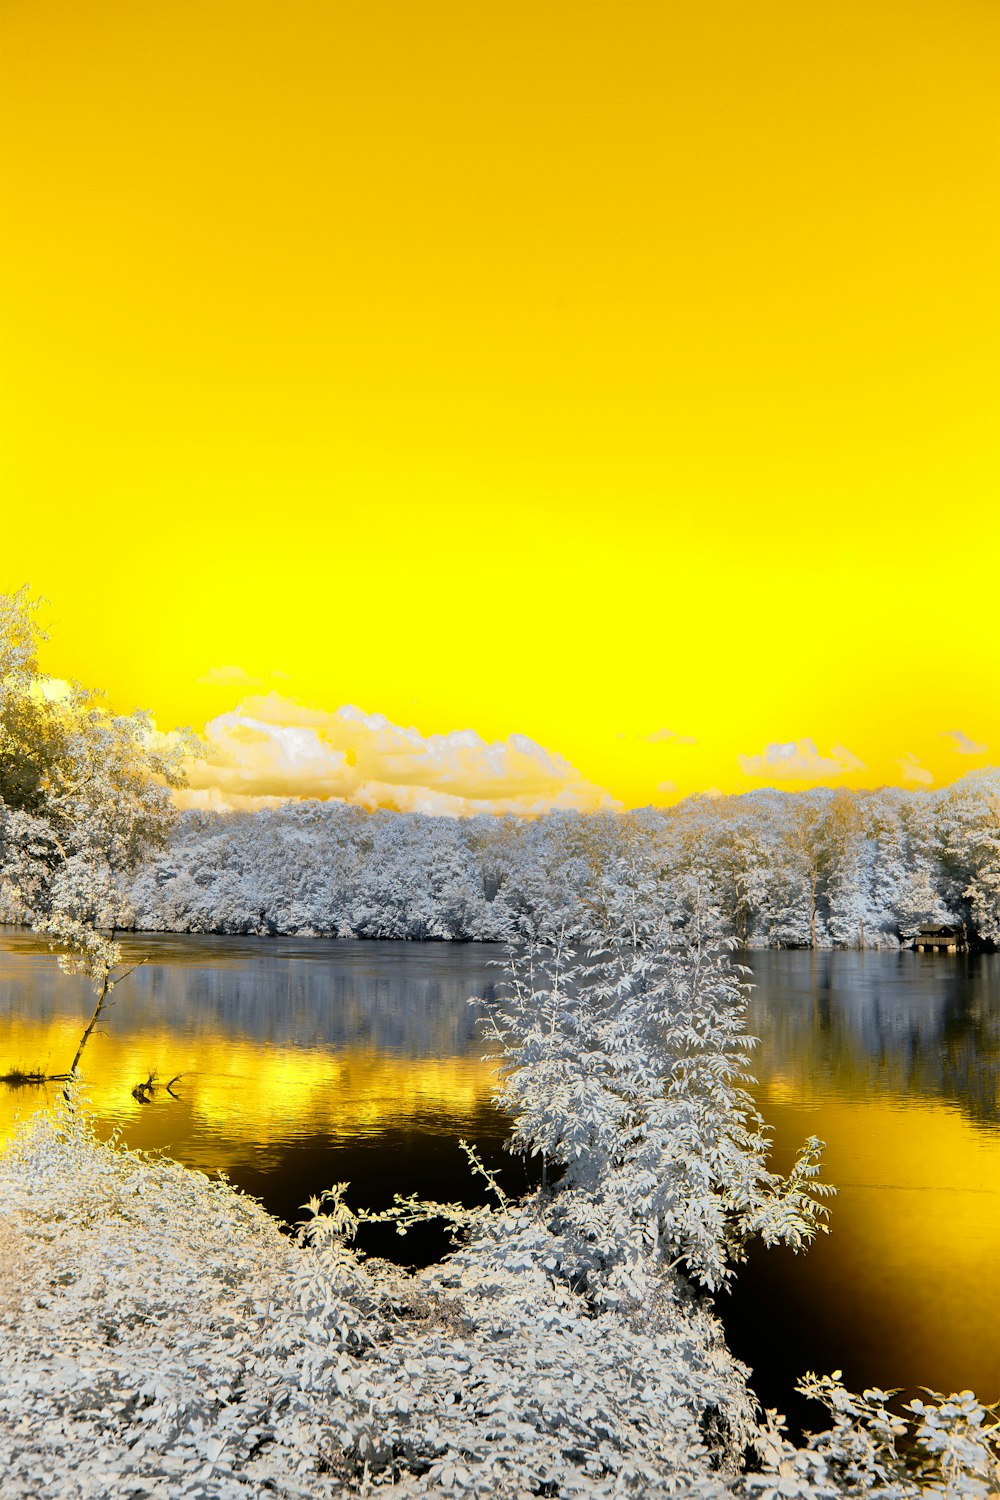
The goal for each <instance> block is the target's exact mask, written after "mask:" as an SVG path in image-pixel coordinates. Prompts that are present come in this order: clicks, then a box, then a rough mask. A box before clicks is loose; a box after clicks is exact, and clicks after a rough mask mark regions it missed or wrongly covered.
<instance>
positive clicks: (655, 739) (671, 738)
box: [636, 729, 698, 745]
mask: <svg viewBox="0 0 1000 1500" xmlns="http://www.w3.org/2000/svg"><path fill="white" fill-rule="evenodd" d="M636 739H638V740H642V742H643V743H644V744H646V745H697V743H698V741H697V740H696V739H695V737H694V735H693V734H675V733H674V731H673V730H672V729H654V730H653V732H652V733H651V734H637V735H636Z"/></svg>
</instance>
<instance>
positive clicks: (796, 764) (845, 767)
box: [738, 740, 865, 781]
mask: <svg viewBox="0 0 1000 1500" xmlns="http://www.w3.org/2000/svg"><path fill="white" fill-rule="evenodd" d="M738 759H739V763H740V769H741V770H742V771H743V772H744V774H745V775H747V776H754V777H758V778H759V777H767V778H769V779H770V780H772V781H825V780H826V779H827V778H828V777H830V776H846V775H847V774H848V773H849V772H850V771H863V770H864V769H865V763H864V761H862V760H858V757H857V756H856V755H853V754H852V753H851V751H850V750H848V749H847V746H846V745H834V746H833V747H832V748H831V750H830V754H829V755H825V756H824V755H821V754H820V753H819V751H818V750H817V749H816V745H815V742H814V741H813V740H788V741H786V742H785V743H775V744H773V745H768V747H767V749H766V750H764V751H763V752H762V753H761V754H760V755H741V756H739V757H738Z"/></svg>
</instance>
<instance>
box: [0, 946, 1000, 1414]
mask: <svg viewBox="0 0 1000 1500" xmlns="http://www.w3.org/2000/svg"><path fill="white" fill-rule="evenodd" d="M142 951H144V952H146V953H148V954H149V956H150V961H149V962H148V963H147V964H145V966H144V967H142V968H141V969H139V970H138V971H137V972H136V973H135V974H134V975H133V976H132V977H131V978H130V979H129V980H128V981H127V982H126V983H125V984H124V985H123V986H122V987H121V988H120V989H119V990H118V991H117V992H116V997H115V998H116V1003H115V1005H114V1007H113V1009H112V1010H111V1011H109V1012H108V1014H107V1020H106V1023H104V1024H102V1027H101V1029H100V1030H99V1032H98V1033H96V1034H95V1036H94V1038H93V1039H92V1041H91V1043H90V1045H89V1047H88V1049H87V1053H86V1055H85V1075H86V1078H87V1080H88V1089H89V1094H90V1099H91V1103H92V1108H93V1110H94V1111H95V1114H96V1116H97V1120H98V1125H99V1128H100V1129H102V1130H103V1131H105V1132H107V1131H110V1130H111V1129H112V1128H113V1127H115V1126H119V1127H120V1128H121V1129H122V1130H123V1132H124V1135H125V1138H126V1140H127V1142H128V1144H130V1145H133V1146H137V1147H142V1148H144V1149H147V1150H165V1151H167V1152H169V1153H170V1154H171V1155H173V1156H176V1157H177V1158H178V1159H180V1160H182V1161H185V1162H187V1163H189V1164H190V1165H193V1166H196V1167H200V1168H202V1169H205V1170H213V1171H214V1170H219V1169H222V1170H225V1171H226V1172H227V1173H228V1175H229V1176H230V1178H231V1179H232V1181H234V1182H235V1183H237V1184H238V1185H239V1186H240V1187H243V1188H245V1189H246V1190H247V1191H249V1192H252V1193H254V1194H255V1195H256V1196H258V1197H259V1198H261V1199H262V1200H263V1201H264V1203H265V1204H266V1205H267V1207H268V1208H269V1209H270V1210H271V1211H272V1212H273V1213H275V1214H277V1215H278V1216H279V1217H280V1218H282V1219H283V1220H285V1221H286V1222H294V1221H295V1220H296V1219H298V1218H299V1217H301V1212H300V1206H301V1205H302V1204H303V1203H304V1202H305V1200H306V1199H307V1198H308V1197H309V1196H310V1195H311V1194H313V1193H319V1192H321V1191H322V1190H323V1189H324V1188H326V1187H328V1186H329V1185H331V1184H332V1183H333V1182H337V1181H349V1182H350V1183H351V1184H352V1187H351V1191H350V1193H349V1199H350V1200H351V1201H353V1202H355V1203H364V1204H368V1205H371V1206H382V1205H384V1204H386V1203H388V1202H389V1201H390V1200H391V1197H392V1194H393V1192H394V1191H400V1192H404V1193H409V1192H419V1193H421V1194H424V1195H426V1196H433V1197H436V1198H462V1199H463V1201H466V1202H472V1201H479V1200H480V1199H481V1196H482V1195H481V1186H480V1184H479V1182H478V1181H477V1180H476V1179H474V1178H472V1177H471V1176H470V1175H469V1172H468V1169H467V1166H466V1164H465V1160H464V1157H463V1156H462V1153H461V1152H460V1150H459V1149H458V1145H457V1142H458V1139H459V1137H462V1136H464V1137H466V1138H467V1139H469V1140H473V1141H475V1142H476V1143H477V1145H478V1146H479V1147H480V1149H481V1150H482V1153H483V1155H484V1156H485V1157H486V1159H487V1160H488V1161H489V1162H490V1163H491V1164H495V1165H498V1166H499V1167H500V1168H501V1173H502V1179H503V1181H504V1182H505V1184H506V1185H507V1186H508V1188H509V1189H510V1190H512V1191H517V1190H519V1189H520V1188H523V1187H524V1186H525V1185H526V1181H527V1179H526V1176H525V1170H524V1167H523V1165H522V1164H521V1163H520V1162H518V1161H514V1160H512V1159H511V1158H510V1157H508V1156H506V1155H505V1153H504V1152H503V1142H504V1139H505V1136H506V1131H505V1126H504V1122H503V1121H502V1120H501V1119H500V1118H499V1117H498V1115H497V1114H496V1112H495V1110H494V1108H493V1106H492V1103H491V1074H490V1065H489V1064H487V1063H483V1062H482V1061H481V1060H480V1051H481V1047H480V1044H479V1042H478V1041H477V1039H476V1035H475V1021H476V1010H475V1007H473V1006H469V1005H467V1004H466V999H467V997H468V996H470V995H472V996H479V997H481V998H487V997H488V996H489V995H490V994H491V992H492V990H493V987H494V986H495V984H496V971H495V970H494V969H492V968H491V967H490V965H489V961H490V960H491V959H492V958H494V957H496V956H498V950H496V949H494V948H491V947H490V946H488V945H475V944H470V945H447V944H409V943H358V942H325V941H321V940H298V941H297V940H292V939H289V940H281V939H277V940H267V939H229V938H225V939H223V938H207V937H206V938H200V937H158V938H150V939H143V940H142ZM747 962H748V963H749V964H750V965H751V967H752V968H753V971H754V977H755V981H756V984H757V990H756V993H755V997H754V1002H753V1010H752V1029H753V1030H754V1031H756V1032H757V1034H758V1035H760V1036H761V1038H762V1039H763V1040H762V1045H761V1047H760V1049H759V1050H758V1053H757V1055H756V1069H757V1072H758V1076H759V1077H760V1080H761V1084H760V1090H759V1098H760V1103H761V1107H762V1111H763V1113H764V1116H765V1118H766V1119H767V1120H768V1121H769V1122H770V1123H771V1124H772V1125H773V1127H774V1135H775V1155H776V1162H777V1164H778V1165H780V1166H782V1167H784V1166H787V1165H788V1164H789V1163H790V1161H791V1158H792V1155H793V1153H794V1149H795V1147H796V1145H797V1144H798V1143H799V1142H800V1141H801V1140H802V1139H804V1137H805V1136H807V1135H810V1134H815V1135H819V1136H821V1137H823V1138H824V1139H825V1140H826V1141H827V1142H828V1149H827V1176H828V1177H829V1178H830V1180H832V1181H834V1182H836V1183H837V1185H838V1186H839V1188H840V1195H839V1196H838V1197H837V1198H836V1199H835V1200H834V1201H833V1217H832V1226H833V1232H832V1234H831V1235H830V1236H829V1237H825V1238H823V1239H821V1240H820V1241H819V1242H818V1243H817V1244H816V1245H815V1246H814V1247H813V1248H812V1249H811V1250H810V1251H809V1253H808V1254H807V1255H804V1256H799V1257H796V1256H793V1255H791V1254H790V1253H787V1252H784V1251H768V1252H764V1253H760V1254H758V1253H756V1252H755V1253H753V1254H752V1256H751V1259H750V1262H749V1264H748V1266H746V1267H744V1268H743V1269H742V1271H741V1274H740V1278H739V1282H738V1284H737V1287H736V1290H735V1292H734V1293H733V1294H732V1295H731V1296H730V1297H728V1298H726V1299H724V1300H723V1301H722V1302H720V1311H721V1312H722V1314H723V1316H724V1319H725V1321H726V1325H727V1331H728V1334H729V1338H730V1342H731V1344H732V1346H733V1348H734V1350H735V1352H736V1353H737V1354H739V1355H740V1356H741V1357H742V1358H744V1359H745V1360H746V1361H747V1363H748V1364H750V1365H751V1366H752V1367H753V1369H754V1381H755V1385H756V1387H757V1390H758V1393H759V1394H760V1396H761V1397H762V1399H763V1400H764V1401H765V1402H766V1404H768V1405H771V1406H778V1407H779V1408H780V1409H781V1410H782V1411H784V1412H786V1413H788V1414H789V1416H790V1417H792V1419H793V1420H794V1421H796V1422H798V1421H802V1420H804V1421H805V1422H806V1423H807V1425H808V1424H809V1422H810V1421H811V1420H812V1419H811V1417H810V1415H809V1414H808V1409H807V1408H804V1404H801V1403H799V1404H797V1403H796V1399H795V1398H794V1397H793V1395H792V1387H793V1383H794V1379H795V1378H796V1376H798V1375H799V1374H801V1373H803V1372H804V1371H805V1370H806V1369H815V1370H817V1371H821V1372H822V1371H829V1370H831V1369H834V1368H840V1369H843V1371H844V1374H845V1379H846V1380H847V1382H848V1384H850V1385H853V1386H855V1387H861V1386H864V1385H866V1384H879V1385H884V1386H895V1385H900V1386H904V1387H907V1388H912V1387H915V1386H917V1385H920V1384H924V1385H930V1386H933V1387H936V1388H938V1389H944V1390H952V1389H961V1388H963V1387H971V1388H973V1389H975V1390H977V1391H978V1393H979V1394H980V1395H981V1396H983V1397H984V1398H986V1399H994V1398H996V1397H997V1396H998V1395H1000V1288H998V1279H997V1274H996V1273H997V1267H998V1265H1000V1119H998V1063H1000V955H992V956H978V955H970V956H964V955H959V956H955V955H946V954H923V955H919V954H913V953H901V954H864V955H862V954H853V953H836V954H822V955H812V954H809V953H788V952H785V953H760V954H752V955H750V956H749V958H748V959H747ZM90 1004H91V1001H90V994H89V991H88V990H87V988H86V985H85V984H84V983H83V982H82V981H80V980H72V979H67V978H65V977H64V976H62V975H61V974H59V973H58V970H57V969H56V967H55V963H54V961H53V960H52V959H51V958H50V957H49V956H48V954H47V953H46V952H44V950H40V949H39V948H38V947H37V945H35V944H33V942H32V941H31V940H30V938H28V937H26V936H23V935H20V934H17V933H14V932H11V931H10V930H7V931H6V933H4V932H3V929H0V1072H7V1071H8V1070H9V1069H10V1068H13V1067H21V1068H24V1069H30V1068H36V1067H37V1068H41V1069H43V1070H49V1071H58V1070H60V1069H62V1068H65V1067H66V1066H68V1064H69V1061H70V1059H71V1058H72V1056H73V1052H74V1050H75V1047H76V1042H77V1040H78V1038H79V1034H80V1031H81V1029H82V1025H83V1023H84V1021H85V1018H86V1016H87V1014H88V1013H89V1007H90ZM151 1074H154V1075H156V1076H155V1077H154V1088H153V1091H152V1094H151V1099H150V1102H148V1103H141V1102H139V1101H138V1100H137V1099H136V1098H135V1097H134V1096H133V1092H132V1090H133V1088H134V1086H135V1085H136V1084H138V1083H141V1082H144V1081H145V1080H146V1079H148V1078H149V1076H150V1075H151ZM175 1075H180V1077H179V1078H178V1079H177V1081H176V1082H175V1083H174V1084H173V1085H172V1087H173V1094H174V1095H176V1097H173V1096H172V1095H171V1094H170V1093H168V1092H167V1090H166V1089H165V1088H164V1086H163V1085H164V1084H165V1083H166V1082H167V1081H168V1080H171V1079H173V1078H174V1076H175ZM45 1099H46V1092H45V1091H44V1090H28V1089H22V1090H19V1091H12V1090H9V1089H0V1134H2V1133H4V1132H6V1131H7V1130H8V1129H9V1128H10V1126H11V1123H12V1120H13V1116H14V1112H15V1110H17V1109H20V1110H21V1111H22V1112H30V1111H31V1110H32V1109H34V1108H37V1107H39V1106H40V1105H43V1104H44V1102H45ZM369 1248H370V1249H373V1250H377V1251H379V1252H380V1253H383V1254H384V1253H391V1254H393V1255H394V1256H395V1257H396V1258H405V1259H408V1260H409V1262H410V1263H417V1262H419V1261H420V1260H422V1259H426V1258H428V1257H429V1256H431V1255H433V1254H435V1253H438V1252H439V1250H440V1248H441V1245H440V1239H439V1238H438V1237H436V1236H435V1234H434V1232H433V1231H428V1232H427V1233H426V1234H424V1235H423V1236H420V1235H417V1234H415V1233H412V1232H411V1234H410V1235H408V1236H407V1238H406V1239H405V1240H403V1241H400V1240H398V1239H396V1238H395V1237H392V1238H390V1239H386V1240H385V1241H382V1242H374V1241H373V1242H370V1243H369ZM400 1252H405V1257H404V1256H401V1254H400Z"/></svg>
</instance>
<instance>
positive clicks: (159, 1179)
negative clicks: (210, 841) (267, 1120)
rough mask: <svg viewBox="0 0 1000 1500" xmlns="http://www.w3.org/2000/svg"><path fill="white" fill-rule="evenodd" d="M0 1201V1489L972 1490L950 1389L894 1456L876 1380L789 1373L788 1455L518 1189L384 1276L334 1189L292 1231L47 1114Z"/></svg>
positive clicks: (975, 1485) (725, 1366)
mask: <svg viewBox="0 0 1000 1500" xmlns="http://www.w3.org/2000/svg"><path fill="white" fill-rule="evenodd" d="M0 1197H2V1202H3V1207H4V1214H3V1219H2V1229H0V1237H2V1240H3V1244H2V1247H0V1248H2V1252H3V1258H2V1265H3V1268H4V1269H3V1272H2V1273H0V1364H2V1375H3V1379H2V1394H0V1472H2V1473H3V1476H4V1479H3V1493H4V1495H5V1496H10V1497H11V1500H21V1497H28V1496H41V1495H43V1494H44V1495H45V1496H46V1497H48V1496H57V1497H60V1500H62V1497H73V1500H76V1497H80V1500H83V1497H88V1500H97V1497H105V1496H108V1497H110V1496H115V1497H116V1500H117V1497H129V1496H140V1495H151V1496H161V1495H162V1496H171V1497H173V1496H178V1497H180V1496H191V1497H195V1496H203V1497H212V1500H215V1497H218V1500H230V1497H241V1500H242V1497H250V1496H260V1495H267V1494H272V1495H281V1496H289V1497H300V1496H335V1495H344V1494H352V1493H354V1494H365V1493H372V1492H374V1491H381V1490H382V1489H383V1487H391V1488H392V1490H393V1492H394V1493H396V1494H398V1495H400V1496H401V1497H405V1496H407V1495H418V1494H425V1493H434V1494H438V1495H454V1496H476V1495H480V1496H484V1495H487V1494H489V1495H493V1496H522V1495H524V1496H527V1495H539V1496H541V1495H552V1496H565V1497H570V1496H611V1495H627V1494H635V1495H652V1496H656V1495H664V1496H665V1495H688V1496H700V1497H721V1496H723V1495H736V1496H741V1497H750V1496H758V1497H761V1500H777V1497H779V1496H780V1497H803V1500H806V1497H807V1500H820V1497H830V1496H843V1495H869V1496H872V1497H878V1500H890V1497H891V1500H902V1497H911V1496H916V1495H918V1494H921V1493H923V1494H935V1495H942V1496H944V1495H947V1496H949V1497H954V1500H959V1497H961V1500H967V1497H973V1496H976V1495H979V1496H985V1495H987V1494H989V1493H991V1487H992V1490H995V1489H996V1488H997V1480H998V1477H1000V1476H998V1473H997V1467H996V1446H995V1437H996V1432H995V1429H994V1432H993V1435H992V1438H991V1437H990V1435H989V1433H988V1431H987V1428H988V1425H989V1424H988V1418H987V1415H986V1414H985V1413H984V1412H983V1410H982V1408H981V1407H980V1406H979V1405H978V1403H976V1402H975V1400H974V1398H972V1397H971V1396H970V1395H968V1393H966V1394H965V1395H963V1396H961V1397H957V1398H952V1400H951V1401H950V1402H947V1403H940V1402H938V1403H934V1402H928V1404H927V1405H926V1406H925V1407H923V1408H922V1409H921V1408H920V1407H919V1405H918V1404H917V1403H915V1405H917V1406H918V1409H917V1410H916V1411H915V1412H914V1413H912V1419H913V1421H914V1423H915V1425H916V1427H917V1428H918V1431H919V1437H920V1442H919V1444H918V1446H917V1448H916V1450H915V1452H916V1454H918V1455H920V1458H917V1457H914V1455H913V1453H910V1455H909V1456H908V1457H907V1458H905V1459H904V1458H903V1457H902V1456H901V1448H900V1438H901V1436H902V1435H903V1431H904V1422H903V1421H902V1420H901V1419H900V1418H899V1417H897V1416H894V1415H891V1414H890V1412H889V1411H888V1410H887V1408H886V1404H885V1401H884V1400H883V1395H882V1393H879V1392H866V1393H865V1395H864V1397H852V1396H849V1395H848V1393H846V1392H844V1390H843V1388H842V1387H841V1386H840V1385H839V1383H838V1382H837V1381H836V1380H833V1379H826V1380H824V1381H813V1382H812V1386H811V1393H812V1394H815V1395H816V1396H818V1397H819V1398H820V1399H825V1400H826V1401H827V1403H828V1405H829V1406H830V1408H831V1410H832V1413H833V1425H832V1427H831V1429H830V1430H829V1431H828V1432H827V1433H825V1434H823V1435H822V1436H820V1437H818V1438H816V1439H813V1440H812V1441H811V1442H810V1443H809V1445H808V1446H807V1447H805V1448H803V1449H798V1450H797V1449H794V1448H793V1447H792V1446H791V1445H789V1444H788V1443H787V1442H786V1441H784V1440H783V1438H782V1436H781V1434H780V1432H779V1431H778V1430H777V1429H776V1428H775V1426H774V1424H773V1420H765V1421H764V1422H763V1423H758V1421H757V1420H755V1410H754V1403H753V1400H752V1397H751V1394H750V1392H749V1391H748V1388H747V1384H746V1373H747V1372H746V1371H745V1370H744V1369H743V1368H742V1367H741V1366H740V1365H739V1364H737V1363H736V1362H735V1361H734V1360H733V1359H732V1358H731V1356H730V1355H729V1354H728V1352H727V1351H726V1348H725V1345H724V1343H723V1341H722V1338H721V1332H720V1328H719V1325H718V1323H717V1322H716V1320H715V1319H714V1318H713V1317H712V1315H711V1313H710V1312H709V1311H708V1309H707V1305H706V1304H705V1303H704V1302H702V1301H701V1300H700V1299H699V1298H698V1297H697V1296H696V1295H694V1294H693V1293H692V1291H691V1288H690V1285H689V1284H688V1283H687V1282H685V1281H684V1280H682V1279H680V1278H679V1277H678V1275H677V1273H676V1271H667V1270H665V1269H664V1270H663V1271H662V1273H661V1276H660V1280H659V1285H658V1287H657V1289H656V1292H655V1294H654V1295H652V1296H650V1297H648V1299H647V1300H646V1302H645V1303H644V1305H642V1306H641V1307H639V1306H628V1305H624V1304H623V1303H621V1302H620V1301H619V1302H618V1303H616V1304H608V1303H604V1304H603V1305H602V1304H601V1302H600V1301H599V1300H598V1299H595V1298H594V1297H593V1295H591V1293H590V1292H589V1291H588V1278H587V1276H586V1274H585V1271H584V1269H583V1268H582V1267H581V1251H583V1257H582V1258H583V1259H584V1260H586V1259H587V1258H589V1259H590V1260H591V1261H592V1260H593V1258H594V1247H593V1245H592V1244H591V1245H590V1246H589V1247H582V1246H581V1244H580V1242H579V1238H578V1236H577V1235H576V1234H575V1233H574V1232H572V1231H569V1230H568V1229H567V1226H566V1225H565V1223H564V1222H560V1221H558V1220H556V1221H555V1222H553V1218H552V1215H551V1212H550V1211H549V1210H550V1207H551V1204H550V1203H547V1202H546V1200H545V1199H544V1198H543V1197H541V1196H536V1197H534V1198H532V1199H530V1200H528V1201H525V1202H522V1203H514V1204H511V1203H506V1202H501V1203H500V1204H499V1205H498V1207H497V1208H496V1209H494V1210H487V1209H480V1210H466V1211H464V1214H465V1223H464V1230H463V1232H464V1233H465V1235H466V1236H467V1240H466V1243H464V1244H463V1245H462V1246H461V1247H460V1248H458V1249H457V1250H456V1251H455V1253H454V1254H452V1255H451V1256H449V1257H448V1258H447V1259H446V1260H444V1261H443V1262H442V1263H441V1264H439V1265H436V1266H432V1267H430V1268H428V1269H427V1270H425V1271H421V1272H417V1273H415V1274H408V1273H405V1272H402V1271H400V1270H399V1269H398V1268H397V1267H394V1266H391V1265H389V1264H387V1263H385V1262H372V1261H368V1262H364V1261H362V1260H360V1259H359V1258H358V1257H357V1256H356V1255H355V1254H354V1252H353V1250H352V1248H351V1246H350V1233H351V1230H352V1227H353V1220H352V1216H351V1215H350V1213H349V1211H347V1210H346V1209H345V1207H344V1203H343V1198H342V1196H341V1194H340V1193H339V1192H334V1193H333V1195H332V1196H331V1197H330V1198H328V1199H327V1200H326V1201H325V1202H324V1203H322V1204H318V1203H317V1204H314V1205H312V1207H313V1210H315V1212H314V1214H313V1216H312V1217H310V1219H309V1220H308V1222H307V1224H306V1225H305V1227H304V1228H303V1231H302V1234H301V1242H300V1244H299V1245H298V1246H296V1245H294V1244H293V1243H291V1242H290V1240H289V1239H288V1238H287V1237H286V1236H284V1235H283V1234H282V1233H281V1232H280V1229H279V1226H278V1225H277V1224H276V1223H275V1222H274V1221H273V1220H271V1219H270V1218H269V1217H268V1216H267V1215H266V1214H265V1213H264V1211H263V1210H262V1209H261V1208H260V1207H259V1205H257V1204H256V1203H255V1202H253V1200H251V1199H248V1198H246V1197H244V1196H242V1195H240V1194H239V1193H237V1192H235V1191H234V1190H233V1189H231V1188H230V1187H228V1186H227V1185H225V1184H223V1183H217V1182H210V1181H209V1180H208V1179H207V1178H205V1177H204V1176H202V1175H201V1174H199V1173H195V1172H192V1171H189V1170H187V1169H185V1168H182V1167H180V1166H178V1165H176V1164H174V1163H172V1162H169V1161H160V1160H150V1159H148V1158H144V1157H141V1156H139V1155H136V1154H134V1153H132V1152H129V1151H127V1150H125V1149H123V1148H122V1147H121V1146H118V1145H116V1144H114V1143H112V1144H110V1145H105V1144H102V1143H100V1142H99V1141H98V1140H97V1139H96V1138H95V1137H94V1135H93V1134H92V1132H91V1130H90V1128H89V1126H88V1124H87V1122H86V1121H85V1120H83V1119H81V1117H80V1116H79V1114H78V1113H77V1114H71V1113H66V1112H64V1113H62V1114H61V1115H55V1116H51V1115H50V1116H39V1117H37V1118H36V1119H34V1120H33V1121H31V1122H29V1123H28V1124H27V1125H26V1126H25V1127H23V1128H22V1130H21V1132H20V1134H19V1135H18V1136H17V1138H16V1139H15V1141H14V1142H13V1143H12V1144H11V1146H10V1147H9V1148H8V1149H7V1151H6V1153H5V1154H4V1156H3V1157H2V1158H0ZM991 1444H992V1446H991ZM991 1454H992V1457H991ZM747 1456H749V1459H750V1463H751V1466H752V1471H751V1472H746V1471H745V1468H744V1460H745V1458H746V1457H747ZM921 1465H922V1466H923V1469H924V1472H923V1475H922V1477H921V1474H920V1472H919V1470H920V1467H921ZM991 1466H992V1467H991Z"/></svg>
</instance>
